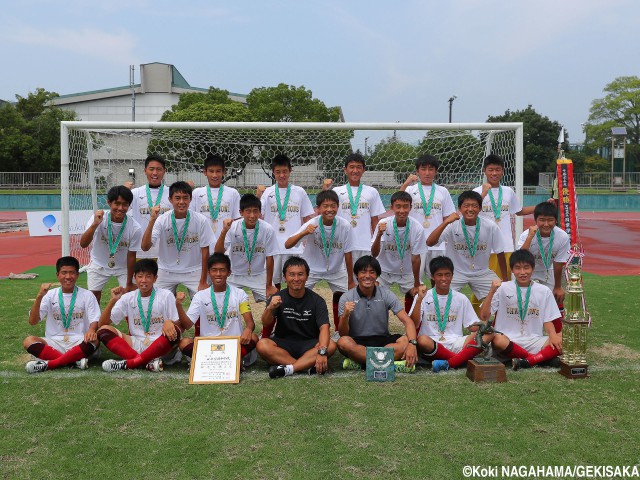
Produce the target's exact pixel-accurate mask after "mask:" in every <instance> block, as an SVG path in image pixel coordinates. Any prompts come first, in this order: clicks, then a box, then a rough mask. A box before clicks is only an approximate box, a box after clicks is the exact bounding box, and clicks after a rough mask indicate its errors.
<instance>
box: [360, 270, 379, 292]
mask: <svg viewBox="0 0 640 480" xmlns="http://www.w3.org/2000/svg"><path fill="white" fill-rule="evenodd" d="M356 278H357V280H358V285H359V286H360V288H361V289H364V290H368V289H372V288H373V287H375V285H376V281H377V280H378V274H377V273H376V271H375V270H374V269H373V267H367V268H364V269H362V270H360V271H359V272H358V274H357V275H356Z"/></svg>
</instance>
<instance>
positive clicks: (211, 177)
mask: <svg viewBox="0 0 640 480" xmlns="http://www.w3.org/2000/svg"><path fill="white" fill-rule="evenodd" d="M226 171H227V170H226V166H225V162H224V159H223V158H222V157H221V156H220V155H217V154H214V155H211V154H210V155H208V156H207V158H206V159H205V161H204V170H203V174H204V176H205V177H206V178H207V182H208V185H205V186H204V187H199V188H196V189H195V190H194V191H193V195H192V200H191V203H190V204H189V209H190V210H191V211H193V212H198V213H201V214H202V215H204V216H205V217H209V218H210V221H211V230H212V231H213V243H212V244H211V248H210V249H209V250H210V253H213V251H214V248H215V245H216V241H217V240H218V237H219V236H220V234H221V230H222V222H223V221H224V220H225V219H231V220H235V219H236V218H239V217H240V211H239V209H240V194H239V193H238V191H237V190H236V189H235V188H233V187H228V186H227V185H223V184H222V180H224V176H225V173H226Z"/></svg>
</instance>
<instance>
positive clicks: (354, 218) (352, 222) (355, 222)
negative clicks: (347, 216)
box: [351, 217, 358, 228]
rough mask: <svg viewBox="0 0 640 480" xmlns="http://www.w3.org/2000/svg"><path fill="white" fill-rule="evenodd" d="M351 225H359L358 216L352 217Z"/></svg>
mask: <svg viewBox="0 0 640 480" xmlns="http://www.w3.org/2000/svg"><path fill="white" fill-rule="evenodd" d="M351 226H352V227H354V228H355V227H357V226H358V221H357V220H356V217H351Z"/></svg>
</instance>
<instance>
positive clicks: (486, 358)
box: [467, 319, 507, 383]
mask: <svg viewBox="0 0 640 480" xmlns="http://www.w3.org/2000/svg"><path fill="white" fill-rule="evenodd" d="M472 326H476V327H478V331H477V332H476V344H475V345H467V348H477V349H479V350H482V351H483V352H484V355H482V356H477V357H475V358H474V359H472V360H469V361H468V362H467V378H468V379H469V380H471V381H472V382H476V383H479V382H492V383H501V382H506V381H507V371H506V369H505V367H504V365H503V364H502V363H501V362H499V361H498V360H496V359H495V358H492V357H491V344H489V343H486V342H484V341H483V340H482V337H483V336H484V335H486V334H488V333H496V332H495V330H494V329H493V319H489V320H488V321H487V323H482V322H478V323H474V324H473V325H472Z"/></svg>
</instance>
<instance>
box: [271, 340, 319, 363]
mask: <svg viewBox="0 0 640 480" xmlns="http://www.w3.org/2000/svg"><path fill="white" fill-rule="evenodd" d="M271 340H273V341H274V342H275V343H276V345H278V346H279V347H280V348H282V349H284V350H286V351H287V352H289V355H291V356H292V357H293V358H295V359H296V360H297V359H298V358H300V357H301V356H302V355H304V354H305V353H307V352H308V351H309V350H311V349H312V348H313V347H315V346H316V345H317V344H318V339H317V338H310V339H301V338H282V337H276V336H275V335H274V336H273V337H271Z"/></svg>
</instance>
